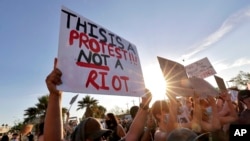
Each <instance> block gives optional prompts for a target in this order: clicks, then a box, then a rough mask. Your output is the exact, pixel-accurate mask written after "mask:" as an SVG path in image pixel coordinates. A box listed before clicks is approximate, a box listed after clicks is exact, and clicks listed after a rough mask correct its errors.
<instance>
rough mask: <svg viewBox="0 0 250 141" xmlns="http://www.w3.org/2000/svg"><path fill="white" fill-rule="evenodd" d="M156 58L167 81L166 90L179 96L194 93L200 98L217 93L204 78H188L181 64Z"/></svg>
mask: <svg viewBox="0 0 250 141" xmlns="http://www.w3.org/2000/svg"><path fill="white" fill-rule="evenodd" d="M157 58H158V61H159V64H160V67H161V70H162V72H163V75H164V77H165V80H166V82H167V90H168V92H170V93H172V94H175V95H179V96H193V94H194V93H196V94H198V95H199V96H200V97H201V98H204V97H206V96H207V95H211V96H217V95H218V92H217V91H216V89H215V88H214V87H213V86H212V85H211V84H209V83H208V82H207V81H205V80H204V79H201V78H197V77H191V78H188V77H187V74H186V71H185V68H184V66H183V65H181V64H179V63H177V62H174V61H172V60H169V59H165V58H162V57H157Z"/></svg>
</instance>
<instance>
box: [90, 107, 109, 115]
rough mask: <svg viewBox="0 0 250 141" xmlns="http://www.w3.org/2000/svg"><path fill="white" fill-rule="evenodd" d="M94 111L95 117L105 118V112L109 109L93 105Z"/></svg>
mask: <svg viewBox="0 0 250 141" xmlns="http://www.w3.org/2000/svg"><path fill="white" fill-rule="evenodd" d="M91 109H92V111H93V117H95V118H103V117H105V113H106V111H107V109H106V108H105V107H103V106H101V105H97V104H96V105H93V107H92V108H91Z"/></svg>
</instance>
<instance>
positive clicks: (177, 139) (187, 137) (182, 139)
mask: <svg viewBox="0 0 250 141" xmlns="http://www.w3.org/2000/svg"><path fill="white" fill-rule="evenodd" d="M196 138H197V134H196V133H195V132H193V131H192V130H190V129H188V128H177V129H174V130H173V131H171V132H170V133H169V135H168V137H167V140H166V141H195V139H196Z"/></svg>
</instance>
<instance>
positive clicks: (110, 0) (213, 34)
mask: <svg viewBox="0 0 250 141" xmlns="http://www.w3.org/2000/svg"><path fill="white" fill-rule="evenodd" d="M62 5H64V6H65V7H67V8H69V9H71V10H73V11H75V12H77V13H78V14H80V15H82V16H84V17H86V18H88V19H90V20H92V21H94V22H95V23H97V24H99V25H101V26H103V27H105V28H106V29H109V30H110V31H112V32H114V33H116V34H117V35H119V36H121V37H123V38H124V39H126V40H128V41H130V42H132V43H133V44H135V45H136V46H137V50H138V52H139V56H140V61H141V66H142V71H143V75H144V79H145V84H146V86H147V87H148V88H149V89H151V91H152V92H153V95H154V99H157V98H163V97H164V96H163V95H164V90H162V89H163V88H162V87H161V85H162V81H163V78H162V74H161V71H160V67H159V65H158V60H157V56H161V57H164V58H168V59H171V60H174V61H176V62H179V63H182V64H183V65H188V64H190V63H192V62H195V61H197V60H199V59H202V58H204V57H208V59H209V60H210V62H211V63H212V65H213V66H214V68H215V70H216V72H217V75H218V76H221V77H222V78H223V79H224V80H225V81H227V80H229V79H230V78H232V77H234V76H236V75H237V74H238V72H239V71H240V70H242V71H245V72H248V71H249V70H250V65H249V64H250V57H249V46H250V41H249V34H250V2H249V1H248V0H237V1H228V0H210V1H199V0H192V1H186V2H184V1H181V0H158V1H150V0H138V1H132V0H126V1H117V0H106V1H101V0H99V1H97V0H75V1H66V0H55V1H48V0H46V1H32V0H24V1H10V0H1V1H0V17H1V22H0V41H1V51H0V56H1V59H0V65H1V73H0V90H1V92H0V96H1V98H0V107H1V109H0V124H2V123H5V124H6V123H7V124H9V125H13V122H14V121H18V120H20V121H22V119H23V114H24V110H25V109H27V108H28V107H31V106H34V105H35V104H36V103H37V98H38V97H40V96H42V95H45V94H48V90H47V88H46V84H45V78H46V76H47V75H48V74H49V73H50V72H51V70H52V68H53V60H54V58H55V57H56V56H57V49H58V41H59V40H58V39H59V25H60V9H61V6H62ZM183 59H184V60H185V61H184V62H183V61H182V60H183ZM207 80H208V81H209V82H211V83H212V84H214V81H213V78H212V77H211V78H208V79H207ZM74 95H75V94H74V93H65V94H64V97H63V106H64V107H69V101H70V99H71V97H73V96H74ZM85 95H86V94H81V95H80V96H79V97H78V100H79V99H81V98H82V97H84V96H85ZM91 96H93V97H94V98H96V99H98V100H99V104H101V105H103V106H105V107H107V109H112V108H113V107H114V106H118V107H122V108H127V106H129V107H130V106H132V105H133V102H132V101H133V100H134V101H135V102H137V103H138V101H139V100H138V98H134V97H120V96H112V97H111V96H102V95H91ZM110 101H112V102H110ZM76 105H77V104H76V103H75V104H74V105H73V106H72V108H71V115H72V116H79V117H80V116H82V114H83V112H84V111H81V110H80V111H78V112H75V109H76Z"/></svg>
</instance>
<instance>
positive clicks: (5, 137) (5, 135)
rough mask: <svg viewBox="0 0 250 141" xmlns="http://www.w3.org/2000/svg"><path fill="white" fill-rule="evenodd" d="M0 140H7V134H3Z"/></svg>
mask: <svg viewBox="0 0 250 141" xmlns="http://www.w3.org/2000/svg"><path fill="white" fill-rule="evenodd" d="M1 141H9V136H8V135H7V134H4V135H3V137H2V139H1Z"/></svg>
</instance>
